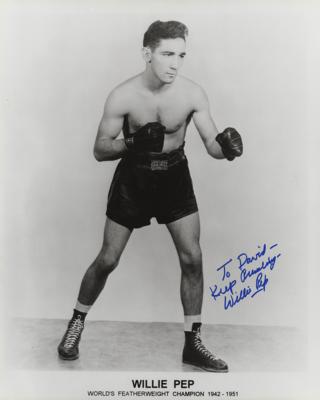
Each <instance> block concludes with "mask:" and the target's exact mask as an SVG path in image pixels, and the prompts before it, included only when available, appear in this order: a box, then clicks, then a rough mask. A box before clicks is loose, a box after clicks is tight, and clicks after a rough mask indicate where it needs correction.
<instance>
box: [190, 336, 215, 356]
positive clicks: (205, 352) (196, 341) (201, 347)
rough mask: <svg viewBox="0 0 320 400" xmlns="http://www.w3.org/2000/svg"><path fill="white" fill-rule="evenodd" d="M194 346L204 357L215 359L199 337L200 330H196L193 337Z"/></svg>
mask: <svg viewBox="0 0 320 400" xmlns="http://www.w3.org/2000/svg"><path fill="white" fill-rule="evenodd" d="M194 346H195V348H196V349H197V350H198V351H200V352H201V353H202V354H203V355H204V356H205V357H207V358H209V359H210V360H216V359H217V357H216V356H215V355H213V354H212V353H211V352H210V351H209V350H208V349H207V348H206V347H205V346H204V345H203V344H202V341H201V337H200V332H199V331H198V332H197V333H196V334H195V338H194Z"/></svg>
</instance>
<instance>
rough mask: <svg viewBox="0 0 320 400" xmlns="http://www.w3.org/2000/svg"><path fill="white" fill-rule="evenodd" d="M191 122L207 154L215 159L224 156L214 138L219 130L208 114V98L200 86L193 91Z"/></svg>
mask: <svg viewBox="0 0 320 400" xmlns="http://www.w3.org/2000/svg"><path fill="white" fill-rule="evenodd" d="M193 122H194V124H195V126H196V128H197V130H198V132H199V134H200V136H201V139H202V141H203V143H204V145H205V147H206V150H207V152H208V154H210V156H211V157H213V158H216V159H222V158H225V157H224V155H223V153H222V151H221V147H220V145H219V143H218V142H217V141H216V139H215V138H216V136H217V135H218V133H219V132H218V129H217V127H216V125H215V123H214V121H213V119H212V117H211V114H210V110H209V102H208V98H207V96H206V94H205V92H204V91H203V90H202V89H201V88H198V90H197V91H195V110H194V112H193Z"/></svg>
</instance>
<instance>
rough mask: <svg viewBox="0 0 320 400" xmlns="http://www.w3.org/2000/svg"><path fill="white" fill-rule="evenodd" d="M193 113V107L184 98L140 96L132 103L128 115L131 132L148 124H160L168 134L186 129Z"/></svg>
mask: <svg viewBox="0 0 320 400" xmlns="http://www.w3.org/2000/svg"><path fill="white" fill-rule="evenodd" d="M191 112H192V106H191V104H190V102H189V101H188V99H186V98H184V97H183V96H163V97H160V96H159V97H151V96H139V97H138V98H137V99H135V102H132V105H131V106H130V110H129V113H128V115H127V123H128V125H129V126H128V128H129V131H130V132H132V131H133V132H134V131H136V130H137V129H139V128H140V127H141V126H143V125H145V124H147V123H148V122H155V121H157V122H160V123H161V124H162V125H164V126H165V127H166V133H167V134H170V133H175V132H177V131H179V130H181V129H182V128H183V127H185V126H186V125H187V124H188V122H189V120H190V115H191Z"/></svg>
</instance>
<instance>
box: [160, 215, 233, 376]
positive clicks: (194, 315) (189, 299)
mask: <svg viewBox="0 0 320 400" xmlns="http://www.w3.org/2000/svg"><path fill="white" fill-rule="evenodd" d="M167 227H168V230H169V232H170V234H171V236H172V239H173V241H174V244H175V246H176V249H177V252H178V256H179V260H180V266H181V286H180V293H181V301H182V305H183V310H184V316H185V345H184V348H183V354H182V361H183V362H184V363H187V364H191V365H194V366H197V367H199V368H202V369H204V370H206V371H210V372H228V366H227V364H226V363H225V362H224V361H223V360H220V359H218V358H217V357H216V356H214V355H213V354H212V353H211V352H210V351H209V350H208V349H207V348H206V347H205V346H204V345H203V344H202V341H201V337H200V328H201V322H200V321H201V307H202V299H203V273H202V257H201V249H200V244H199V238H200V223H199V214H198V212H195V213H193V214H190V215H187V216H185V217H183V218H180V219H178V220H176V221H174V222H171V223H169V224H167Z"/></svg>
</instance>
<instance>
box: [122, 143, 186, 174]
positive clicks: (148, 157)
mask: <svg viewBox="0 0 320 400" xmlns="http://www.w3.org/2000/svg"><path fill="white" fill-rule="evenodd" d="M184 145H185V142H183V144H182V145H181V146H179V147H178V148H177V149H175V150H172V151H170V152H169V153H130V154H129V155H128V156H127V157H126V159H127V160H128V161H130V162H132V163H134V164H135V166H137V167H139V168H145V169H150V170H151V171H166V170H168V169H169V168H170V167H173V166H174V165H176V164H178V163H180V162H181V161H183V160H185V159H186V155H185V153H184Z"/></svg>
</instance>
